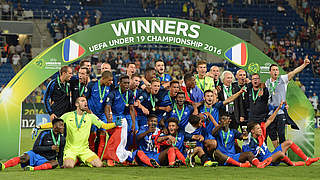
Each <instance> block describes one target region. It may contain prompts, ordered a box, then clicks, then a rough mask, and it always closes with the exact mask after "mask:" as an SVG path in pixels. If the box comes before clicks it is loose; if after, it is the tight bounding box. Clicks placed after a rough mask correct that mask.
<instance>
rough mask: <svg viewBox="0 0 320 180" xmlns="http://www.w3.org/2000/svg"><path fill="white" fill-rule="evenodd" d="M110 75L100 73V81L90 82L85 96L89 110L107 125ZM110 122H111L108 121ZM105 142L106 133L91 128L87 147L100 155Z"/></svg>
mask: <svg viewBox="0 0 320 180" xmlns="http://www.w3.org/2000/svg"><path fill="white" fill-rule="evenodd" d="M112 79H113V76H112V73H111V72H109V71H105V72H103V73H102V76H101V79H99V80H98V81H91V82H90V83H89V84H88V86H87V87H88V91H87V92H85V95H86V97H87V99H88V106H89V109H90V110H91V111H92V112H93V114H95V115H96V116H97V117H98V118H99V119H101V120H102V121H103V122H105V123H107V117H106V110H105V107H106V100H107V96H108V94H109V92H110V86H111V84H112ZM110 122H111V121H110ZM98 135H99V138H97V144H98V149H97V151H96V150H95V140H96V137H97V136H98ZM105 142H106V133H105V131H104V130H103V129H100V130H98V129H97V127H96V126H92V128H91V134H90V138H89V147H90V149H91V150H92V151H95V152H100V153H99V154H101V153H102V151H103V148H104V146H105Z"/></svg>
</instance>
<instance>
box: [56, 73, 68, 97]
mask: <svg viewBox="0 0 320 180" xmlns="http://www.w3.org/2000/svg"><path fill="white" fill-rule="evenodd" d="M57 81H58V85H59V87H60V88H61V89H62V87H61V81H60V78H59V76H58V77H57ZM65 92H66V93H67V95H68V93H69V86H68V84H67V83H66V91H65Z"/></svg>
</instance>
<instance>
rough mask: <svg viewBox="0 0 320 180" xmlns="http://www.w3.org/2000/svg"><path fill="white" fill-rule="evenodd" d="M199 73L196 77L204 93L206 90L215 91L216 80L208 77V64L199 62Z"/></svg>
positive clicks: (203, 61) (202, 61)
mask: <svg viewBox="0 0 320 180" xmlns="http://www.w3.org/2000/svg"><path fill="white" fill-rule="evenodd" d="M197 72H198V74H197V75H195V79H196V84H197V86H198V87H199V88H200V89H201V91H202V92H203V93H204V92H205V91H206V90H209V89H210V90H213V89H214V88H215V84H214V80H213V79H212V78H211V77H210V76H206V73H207V62H206V61H205V60H200V61H198V62H197Z"/></svg>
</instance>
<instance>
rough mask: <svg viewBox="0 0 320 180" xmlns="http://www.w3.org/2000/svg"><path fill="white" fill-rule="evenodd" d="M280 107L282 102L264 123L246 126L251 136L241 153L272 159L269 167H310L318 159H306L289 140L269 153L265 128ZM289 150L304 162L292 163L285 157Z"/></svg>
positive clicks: (253, 123)
mask: <svg viewBox="0 0 320 180" xmlns="http://www.w3.org/2000/svg"><path fill="white" fill-rule="evenodd" d="M282 105H283V102H281V104H280V106H279V107H278V108H277V109H276V110H275V111H274V113H273V114H272V115H271V116H270V117H269V118H268V120H267V121H266V122H265V123H264V122H262V123H261V125H260V124H259V123H255V122H252V123H249V124H248V131H249V132H250V133H251V134H250V135H249V138H248V140H247V141H246V143H244V145H243V147H242V149H243V151H249V152H250V151H251V152H252V153H254V154H256V156H257V158H258V159H259V160H265V159H267V158H272V164H271V165H278V164H279V163H280V162H284V163H286V164H288V165H289V166H304V164H306V165H307V166H310V165H311V164H312V163H314V162H317V161H318V160H319V158H310V157H307V156H306V155H305V154H304V153H303V151H302V150H301V149H300V148H299V147H298V146H297V145H296V144H295V143H294V142H292V141H291V140H287V141H285V142H283V143H282V144H280V145H279V146H278V147H277V148H276V149H275V150H274V151H273V152H270V151H269V149H268V146H267V145H266V143H265V138H266V128H267V127H268V126H269V125H270V124H271V123H272V122H273V120H274V119H275V117H276V115H277V113H278V111H279V109H280V107H281V106H282ZM289 148H291V150H292V151H293V152H294V153H296V154H297V155H298V156H299V157H301V158H302V159H303V160H304V161H305V162H303V161H299V162H292V161H291V160H290V159H289V157H288V156H286V155H285V153H286V152H287V151H288V149H289Z"/></svg>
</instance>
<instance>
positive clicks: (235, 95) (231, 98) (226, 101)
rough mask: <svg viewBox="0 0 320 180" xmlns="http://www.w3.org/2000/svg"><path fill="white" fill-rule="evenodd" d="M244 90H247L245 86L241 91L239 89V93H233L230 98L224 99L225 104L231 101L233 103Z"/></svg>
mask: <svg viewBox="0 0 320 180" xmlns="http://www.w3.org/2000/svg"><path fill="white" fill-rule="evenodd" d="M243 92H247V91H246V90H245V88H242V89H240V91H238V92H237V93H235V94H233V95H232V96H230V97H229V98H228V99H226V100H224V101H223V105H224V106H225V105H227V104H229V103H231V102H232V101H234V100H235V99H237V97H239V96H240V95H241V94H242V93H243Z"/></svg>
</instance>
